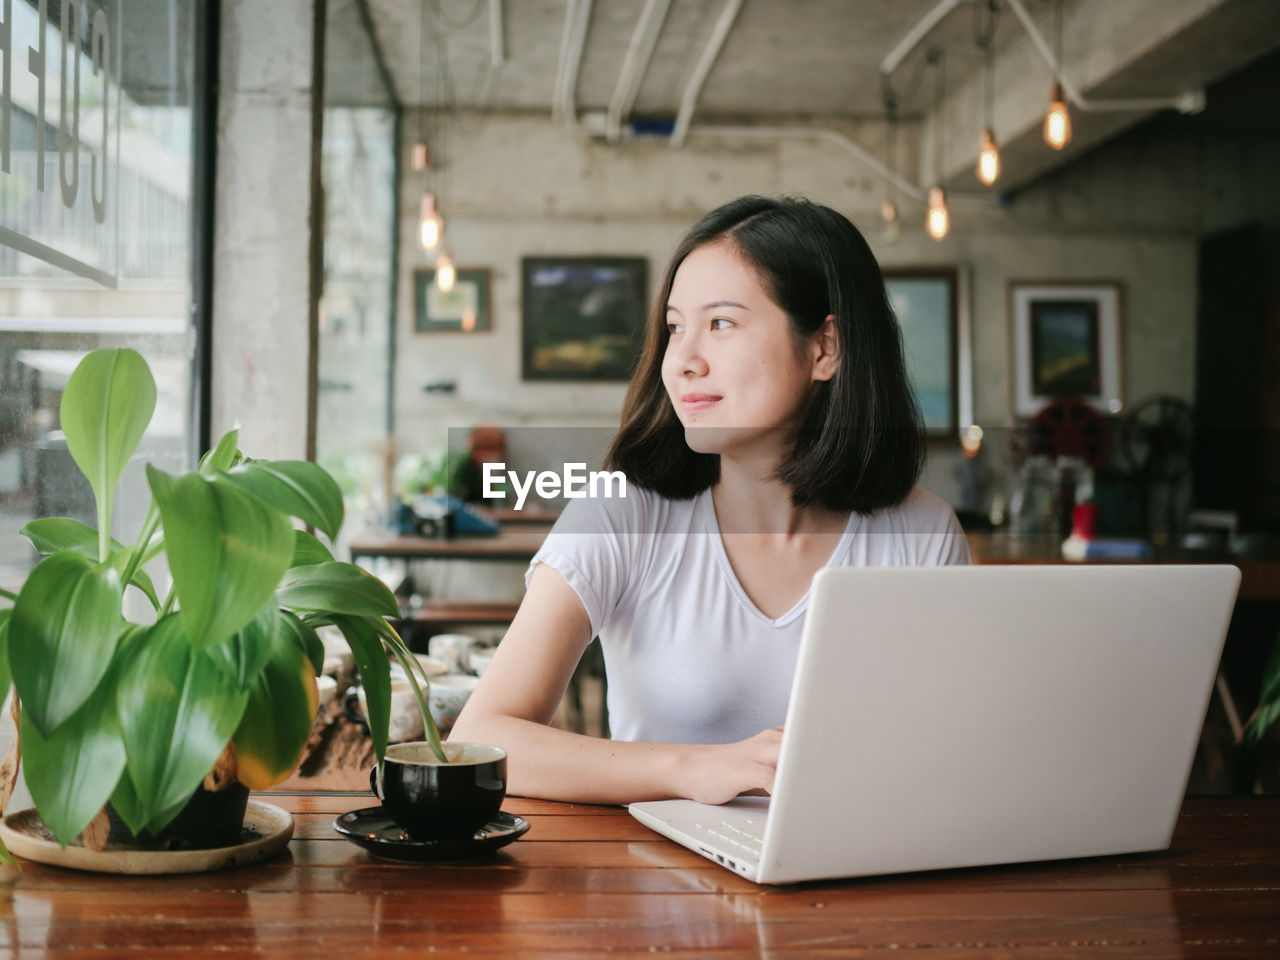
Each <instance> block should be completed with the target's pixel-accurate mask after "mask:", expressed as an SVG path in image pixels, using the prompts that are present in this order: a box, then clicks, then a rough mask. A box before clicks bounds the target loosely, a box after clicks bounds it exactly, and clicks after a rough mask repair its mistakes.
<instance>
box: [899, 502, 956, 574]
mask: <svg viewBox="0 0 1280 960" xmlns="http://www.w3.org/2000/svg"><path fill="white" fill-rule="evenodd" d="M902 521H903V529H904V531H905V537H906V540H907V555H908V559H909V562H910V564H911V565H912V566H916V567H944V566H955V565H967V564H969V563H972V562H973V561H972V558H971V557H970V554H969V541H968V539H967V538H966V537H965V534H964V528H962V527H961V526H960V521H959V520H958V519H956V512H955V511H954V510H953V509H951V505H950V504H949V503H947V502H946V501H945V500H943V499H941V498H940V497H937V496H935V495H933V494H932V493H929V492H927V491H925V490H923V489H921V488H919V487H917V488H916V489H915V491H913V493H912V494H911V496H910V497H909V498H908V499H907V501H906V502H904V504H903V516H902Z"/></svg>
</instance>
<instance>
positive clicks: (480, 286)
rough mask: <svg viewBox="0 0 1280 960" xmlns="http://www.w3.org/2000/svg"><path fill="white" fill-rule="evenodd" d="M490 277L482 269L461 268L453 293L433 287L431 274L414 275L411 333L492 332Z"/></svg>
mask: <svg viewBox="0 0 1280 960" xmlns="http://www.w3.org/2000/svg"><path fill="white" fill-rule="evenodd" d="M489 283H490V276H489V271H488V270H487V269H486V268H484V267H462V268H459V270H458V279H457V280H456V281H454V284H453V289H452V290H450V291H449V292H448V293H445V292H444V291H443V290H441V289H440V288H439V287H438V286H436V272H435V271H434V270H415V271H414V272H413V329H414V330H416V331H417V332H418V333H432V332H436V331H454V332H461V333H474V332H475V331H477V330H490V329H492V328H493V318H492V316H491V315H490V314H491V309H490V306H489V301H490V293H489Z"/></svg>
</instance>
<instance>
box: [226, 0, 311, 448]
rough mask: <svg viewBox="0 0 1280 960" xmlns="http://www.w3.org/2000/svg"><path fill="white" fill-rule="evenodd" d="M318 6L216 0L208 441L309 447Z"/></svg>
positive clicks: (293, 0) (297, 1)
mask: <svg viewBox="0 0 1280 960" xmlns="http://www.w3.org/2000/svg"><path fill="white" fill-rule="evenodd" d="M324 23H325V0H272V2H271V3H262V2H260V0H223V3H222V28H221V38H220V41H221V43H220V45H221V53H220V60H219V67H218V69H219V93H218V133H217V160H216V164H217V172H216V183H217V187H216V193H215V224H214V230H215V235H214V254H213V272H214V281H213V336H212V352H213V364H212V366H213V372H212V412H211V425H212V433H213V441H214V442H216V440H217V438H218V437H219V436H221V435H222V433H223V432H225V431H226V430H228V429H230V428H231V427H232V426H234V425H235V424H236V423H237V422H239V424H240V428H241V429H240V448H241V449H242V450H243V451H244V452H245V454H246V455H248V456H252V457H261V458H268V459H310V458H312V457H313V456H314V451H315V396H316V330H317V305H318V303H319V295H320V289H319V285H320V277H321V273H320V265H319V260H320V249H321V248H320V230H321V226H322V220H321V217H322V209H323V208H322V205H321V196H320V179H319V166H320V117H321V108H322V104H323V56H321V55H320V51H322V50H323V39H324V37H323V35H324Z"/></svg>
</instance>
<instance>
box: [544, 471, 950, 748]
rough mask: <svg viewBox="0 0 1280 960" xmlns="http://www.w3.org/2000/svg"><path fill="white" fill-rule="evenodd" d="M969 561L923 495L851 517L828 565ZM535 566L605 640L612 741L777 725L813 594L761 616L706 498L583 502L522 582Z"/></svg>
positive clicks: (723, 739)
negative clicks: (545, 569) (556, 578)
mask: <svg viewBox="0 0 1280 960" xmlns="http://www.w3.org/2000/svg"><path fill="white" fill-rule="evenodd" d="M968 562H969V547H968V543H967V542H966V540H965V537H964V533H963V531H962V530H961V529H960V524H959V523H958V522H957V520H956V517H955V513H954V512H953V511H952V509H951V507H950V506H949V505H947V503H945V502H944V501H943V500H941V499H939V498H938V497H936V496H934V495H933V494H931V493H929V492H927V491H925V490H923V489H921V488H919V487H917V488H915V489H914V490H913V491H912V492H911V494H910V495H908V497H907V498H906V499H905V500H904V501H903V502H902V503H900V504H899V505H898V506H896V507H891V508H889V509H885V510H880V511H877V512H875V513H872V514H869V515H866V516H863V515H860V514H857V513H853V514H850V516H849V521H848V523H847V524H846V526H845V529H844V533H843V534H842V535H841V537H840V540H839V542H838V543H837V545H836V547H835V549H834V550H833V551H832V553H831V556H830V557H829V558H828V560H827V563H826V566H938V565H942V564H956V563H968ZM539 563H545V564H547V565H548V566H550V567H552V568H553V569H555V570H556V571H557V572H559V573H560V575H561V576H562V577H564V579H565V581H566V582H567V583H568V584H569V586H570V587H571V588H572V589H573V590H574V592H575V593H576V594H577V595H578V598H579V599H580V600H581V601H582V605H583V607H584V608H585V609H586V612H587V616H588V617H590V619H591V629H592V632H593V635H595V636H599V637H600V642H601V647H602V649H603V652H604V662H605V672H606V675H607V677H608V708H609V726H610V729H611V731H612V736H613V738H614V739H616V740H629V741H644V742H660V743H731V742H734V741H737V740H744V739H746V738H747V737H751V736H754V735H755V734H757V733H759V732H760V731H762V730H765V729H767V728H769V727H776V726H779V725H781V724H782V722H783V720H784V719H785V717H786V712H787V700H788V697H789V695H790V691H791V678H792V674H793V673H794V672H795V664H796V656H797V654H798V652H799V647H800V632H801V629H802V627H803V624H804V613H805V610H806V609H807V608H808V605H809V594H808V592H806V593H805V595H804V596H803V597H801V598H800V599H799V600H798V601H797V602H796V604H795V606H793V607H792V608H791V609H790V610H788V611H787V612H786V613H784V614H782V615H781V616H779V617H773V618H771V617H767V616H765V614H764V613H762V612H761V611H760V610H759V609H758V608H757V607H756V605H755V604H754V603H753V602H752V601H751V599H750V598H749V597H748V596H747V593H746V591H745V590H744V589H743V588H742V585H741V583H739V581H738V578H737V576H736V575H735V573H734V571H733V567H732V565H731V564H730V562H729V557H728V555H727V554H726V553H725V548H724V542H723V540H722V539H721V537H720V530H719V526H718V524H717V521H716V515H715V507H714V505H713V504H712V500H711V491H710V490H705V491H703V492H702V493H700V494H698V495H697V496H695V497H693V498H692V499H689V500H669V499H667V498H665V497H661V496H659V495H657V494H655V493H653V492H651V491H648V490H645V489H643V488H640V487H636V486H634V485H628V487H627V495H626V497H625V498H613V499H608V498H603V497H601V498H594V499H581V500H574V501H573V502H571V503H570V504H569V506H567V507H566V508H565V510H564V512H563V513H562V514H561V516H560V518H559V519H558V520H557V521H556V524H555V526H554V527H553V528H552V530H551V532H550V533H549V534H548V535H547V538H546V540H545V541H544V543H543V545H542V547H541V548H540V549H539V550H538V552H537V553H536V554H535V555H534V557H533V560H532V562H531V563H530V565H529V569H528V571H527V572H526V574H525V581H526V584H527V582H528V579H529V577H530V576H532V574H533V569H534V567H536V566H537V565H538V564H539ZM856 639H857V625H856V624H851V625H850V640H851V642H856Z"/></svg>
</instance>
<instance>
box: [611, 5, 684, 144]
mask: <svg viewBox="0 0 1280 960" xmlns="http://www.w3.org/2000/svg"><path fill="white" fill-rule="evenodd" d="M670 6H671V0H645V4H644V10H642V11H641V12H640V19H639V20H638V21H636V28H635V30H634V31H633V32H632V34H631V42H630V43H629V44H628V45H627V55H626V57H625V58H624V59H623V61H622V70H621V71H620V72H619V73H618V85H617V86H616V87H615V88H614V90H613V99H612V100H610V101H609V112H608V114H607V115H606V117H605V136H606V137H608V139H609V141H610V142H611V143H616V142H617V141H618V140H620V139H621V138H622V118H623V117H624V116H628V115H630V113H631V108H632V107H633V106H635V102H636V97H638V96H639V95H640V84H641V82H642V81H643V80H644V74H645V71H646V70H647V69H648V68H649V60H650V59H651V58H652V57H653V49H654V47H656V46H657V44H658V35H659V34H660V33H661V32H662V21H663V20H664V19H666V16H667V10H668V9H669V8H670Z"/></svg>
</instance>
